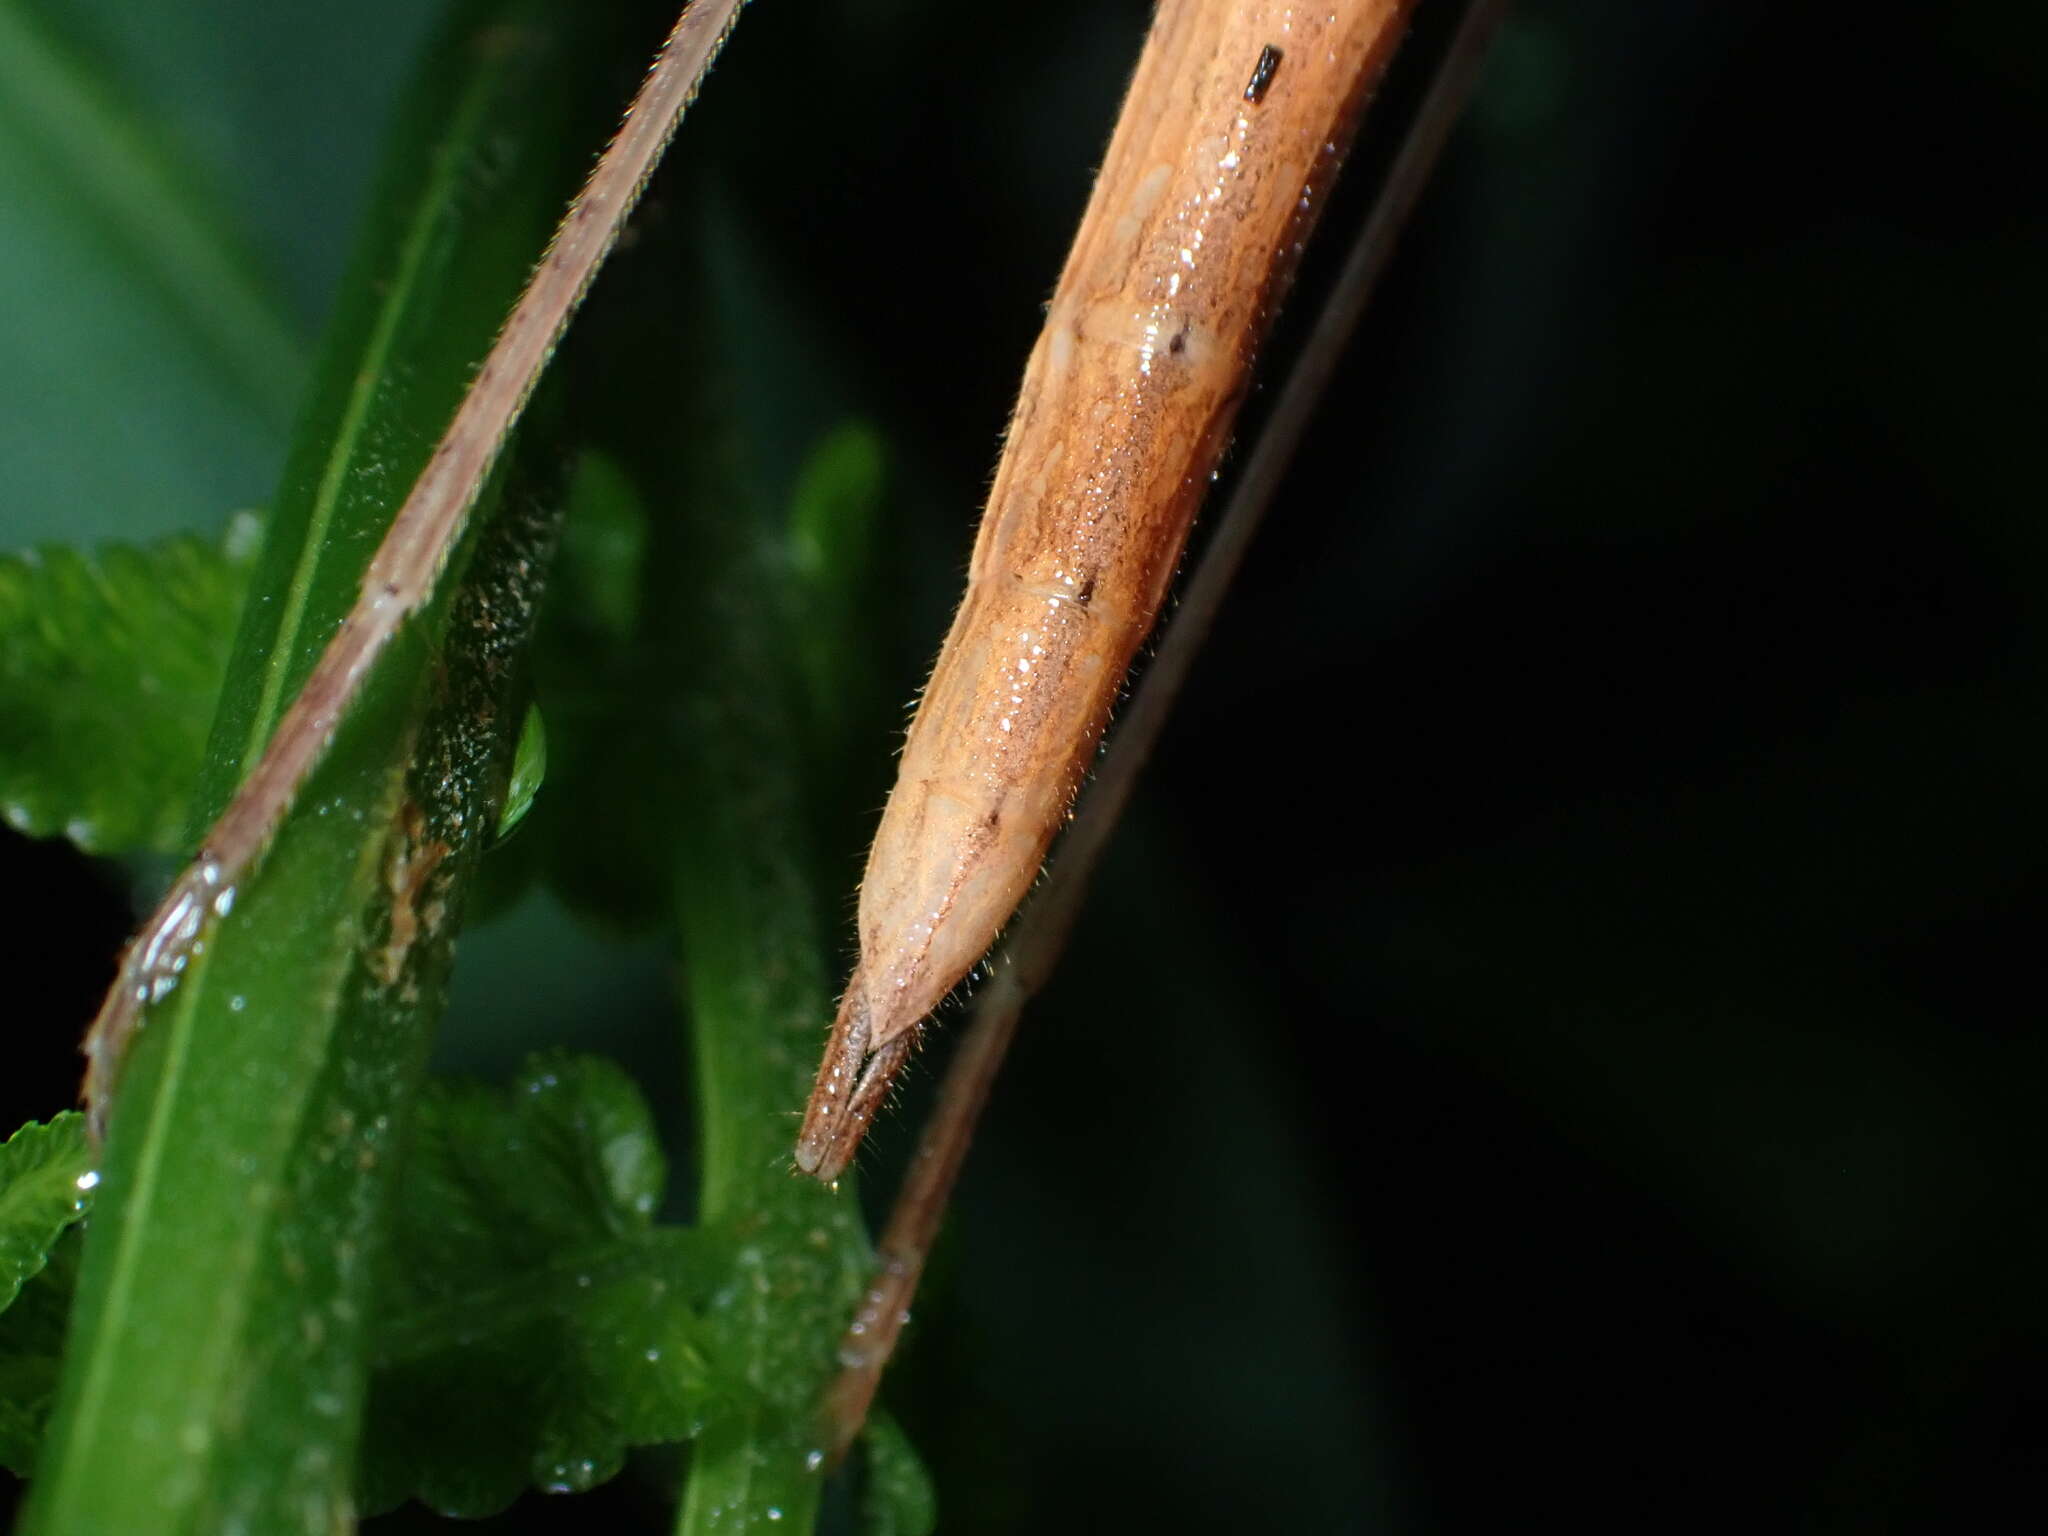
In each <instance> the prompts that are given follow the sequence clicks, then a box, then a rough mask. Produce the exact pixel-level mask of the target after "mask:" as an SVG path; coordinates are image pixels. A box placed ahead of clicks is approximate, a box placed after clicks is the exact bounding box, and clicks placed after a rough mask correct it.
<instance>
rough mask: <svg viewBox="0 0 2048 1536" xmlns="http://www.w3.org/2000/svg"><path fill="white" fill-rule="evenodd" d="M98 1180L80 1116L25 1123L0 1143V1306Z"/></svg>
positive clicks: (78, 1212) (38, 1264)
mask: <svg viewBox="0 0 2048 1536" xmlns="http://www.w3.org/2000/svg"><path fill="white" fill-rule="evenodd" d="M98 1182H99V1181H98V1180H97V1179H96V1178H94V1177H93V1174H92V1154H91V1152H90V1150H89V1149H88V1148H87V1147H86V1144H85V1117H84V1116H83V1115H79V1114H75V1113H67V1114H62V1115H59V1116H57V1118H56V1119H54V1120H52V1121H51V1122H50V1123H49V1124H48V1125H37V1124H35V1123H34V1122H30V1123H29V1124H27V1125H24V1126H23V1127H22V1128H21V1129H20V1130H18V1131H16V1132H15V1133H14V1134H13V1135H12V1136H10V1137H8V1138H7V1140H6V1142H5V1143H4V1144H0V1310H4V1309H5V1308H6V1307H7V1306H8V1305H9V1304H10V1303H11V1302H12V1301H13V1300H14V1298H15V1296H16V1294H17V1293H19V1291H20V1290H21V1288H22V1286H23V1284H24V1283H26V1282H27V1281H28V1280H29V1279H31V1278H32V1277H33V1276H34V1275H35V1274H36V1273H37V1272H38V1271H39V1270H41V1269H42V1267H43V1264H44V1263H45V1261H46V1260H47V1259H48V1258H49V1256H50V1250H51V1248H53V1247H54V1246H56V1242H57V1239H58V1238H60V1237H62V1236H63V1235H64V1232H65V1230H66V1229H67V1228H68V1227H70V1226H71V1225H72V1223H74V1222H75V1221H77V1220H78V1219H79V1217H81V1216H83V1215H84V1214H85V1209H86V1206H87V1205H88V1204H89V1203H90V1194H89V1192H90V1190H91V1189H92V1187H93V1185H95V1184H97V1183H98Z"/></svg>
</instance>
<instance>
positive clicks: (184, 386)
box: [0, 0, 309, 538]
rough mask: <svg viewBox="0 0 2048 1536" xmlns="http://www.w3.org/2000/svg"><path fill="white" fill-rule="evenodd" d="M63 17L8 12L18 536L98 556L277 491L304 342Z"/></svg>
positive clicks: (108, 70)
mask: <svg viewBox="0 0 2048 1536" xmlns="http://www.w3.org/2000/svg"><path fill="white" fill-rule="evenodd" d="M126 9H130V8H124V11H125V10H126ZM47 11H48V7H47V6H46V5H40V4H35V3H31V0H0V207H4V208H5V209H6V210H7V238H6V239H5V240H4V241H0V290H4V291H5V292H6V293H7V295H8V299H9V306H8V329H7V336H6V338H5V342H4V348H5V353H6V358H5V366H4V367H0V464H4V465H5V466H6V469H7V477H6V479H7V483H6V504H7V510H8V513H9V516H10V522H11V523H12V525H13V527H14V528H15V530H16V536H17V537H22V538H45V537H50V536H52V535H65V534H69V535H72V536H76V531H78V530H84V531H85V536H86V537H89V538H99V537H104V536H106V534H107V533H109V532H111V531H112V530H113V529H114V528H116V527H136V526H152V525H153V526H156V527H165V526H173V527H174V526H177V525H178V524H179V523H181V522H189V521H191V520H193V519H194V518H195V516H200V515H203V516H213V515H217V514H218V511H219V510H220V509H221V508H223V507H224V506H233V505H236V504H238V502H240V501H241V500H243V499H245V498H247V497H248V496H249V495H250V494H251V493H252V491H253V489H254V488H255V487H256V486H258V485H259V484H260V483H261V481H262V480H263V479H265V478H268V477H269V476H270V475H272V474H274V473H275V466H276V463H277V456H278V454H279V453H280V451H281V450H282V448H283V445H284V441H285V437H286V434H287V432H288V431H289V429H290V426H291V418H292V414H293V411H294V410H295V409H296V407H297V405H298V403H299V398H300V394H301V391H302V389H303V388H304V385H305V383H306V377H307V361H308V351H309V349H308V347H307V345H306V338H305V337H304V336H303V335H301V334H300V330H299V327H298V325H297V324H296V323H295V322H294V321H293V320H292V319H291V318H290V317H289V315H288V314H287V312H286V310H285V308H284V306H283V304H282V303H281V302H280V300H279V297H278V294H277V293H276V291H275V289H274V285H273V283H272V282H271V281H270V274H268V273H265V272H262V271H261V270H260V269H259V267H258V264H257V263H256V261H255V260H254V259H253V258H252V257H251V254H250V252H249V249H248V247H247V242H246V240H245V239H244V230H243V229H242V227H241V224H240V221H239V220H238V219H237V218H236V217H235V216H234V210H232V208H231V207H230V206H229V204H228V202H227V199H225V198H224V197H221V196H219V195H217V192H218V189H216V188H213V187H210V186H208V185H205V184H204V179H203V178H202V177H201V176H199V175H197V174H195V172H194V170H193V167H192V166H191V165H190V164H188V163H187V162H186V159H185V157H184V156H183V155H182V154H181V153H180V150H181V148H182V146H181V145H179V144H178V143H177V137H176V135H175V134H174V133H173V132H172V131H171V125H169V124H168V123H166V122H164V121H161V120H159V119H158V118H157V117H156V116H155V115H154V114H152V113H150V112H148V111H146V110H144V109H143V107H142V105H141V102H140V100H139V99H138V98H136V97H134V96H132V95H131V92H130V91H129V90H128V89H127V85H128V82H126V81H125V80H123V79H122V78H121V77H120V74H119V72H118V71H117V70H116V69H115V68H113V67H112V66H111V64H110V62H109V60H108V59H106V58H105V57H103V56H101V55H100V54H99V53H95V52H88V51H86V50H83V49H80V48H77V47H75V46H73V45H72V43H71V41H70V40H69V39H67V38H66V37H65V36H63V35H62V33H61V32H60V31H59V30H58V29H57V28H56V27H55V26H53V25H52V24H51V22H50V21H49V19H48V18H47ZM128 23H129V18H127V17H125V16H124V18H123V23H122V24H123V25H126V24H128Z"/></svg>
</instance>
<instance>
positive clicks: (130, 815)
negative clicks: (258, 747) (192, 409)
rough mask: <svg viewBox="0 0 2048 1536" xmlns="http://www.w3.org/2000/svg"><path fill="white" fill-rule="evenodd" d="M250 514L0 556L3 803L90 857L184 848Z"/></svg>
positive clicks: (15, 818)
mask: <svg viewBox="0 0 2048 1536" xmlns="http://www.w3.org/2000/svg"><path fill="white" fill-rule="evenodd" d="M256 535H257V529H256V520H255V518H254V516H253V515H251V514H246V513H245V514H242V515H241V516H239V517H237V518H236V519H235V520H234V521H233V522H232V523H231V524H230V525H229V529H228V533H227V537H226V538H225V540H223V541H222V542H221V543H218V544H215V543H210V542H207V541H205V540H201V539H196V538H191V537H182V538H174V539H166V540H164V541H163V542H162V543H160V544H155V545H152V546H150V547H148V548H145V549H133V548H129V547H127V546H125V545H114V546H111V547H108V548H105V549H101V550H99V551H97V552H96V553H93V554H89V555H88V554H80V553H77V552H75V551H73V550H69V549H63V548H55V547H52V548H46V549H42V550H39V551H37V552H35V553H33V554H28V555H21V556H16V557H13V558H9V559H0V813H4V814H5V816H6V818H7V820H8V822H9V824H10V825H12V826H13V827H15V828H16V829H17V830H19V831H22V832H26V833H28V834H29V835H30V836H32V837H48V836H52V835H55V834H58V833H62V834H63V835H64V836H66V837H68V838H70V839H71V841H72V842H74V843H76V844H77V845H78V846H79V847H81V848H83V849H85V850H87V851H88V852H91V853H130V852H136V851H139V850H143V849H150V850H154V851H155V852H158V853H176V852H180V851H182V849H183V840H184V837H185V828H186V823H187V822H188V821H189V819H190V814H189V812H190V796H191V790H192V786H193V785H194V784H195V783H197V781H198V778H199V768H200V763H201V761H202V759H203V756H204V753H205V749H206V736H207V731H208V728H209V727H210V726H211V724H212V721H213V712H214V709H215V706H216V705H217V704H218V702H219V698H220V686H221V678H222V676H223V674H224V673H225V672H226V670H227V663H228V650H229V647H230V645H231V644H232V642H233V640H234V635H235V625H236V621H237V619H238V618H239V616H240V613H241V606H242V596H243V592H244V590H245V589H246V588H247V586H248V581H249V555H250V551H251V549H252V547H253V545H254V542H255V539H256Z"/></svg>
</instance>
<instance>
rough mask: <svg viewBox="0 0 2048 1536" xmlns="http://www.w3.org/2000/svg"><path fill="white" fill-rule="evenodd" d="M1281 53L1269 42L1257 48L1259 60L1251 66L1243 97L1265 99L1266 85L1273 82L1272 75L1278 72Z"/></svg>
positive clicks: (1258, 100)
mask: <svg viewBox="0 0 2048 1536" xmlns="http://www.w3.org/2000/svg"><path fill="white" fill-rule="evenodd" d="M1280 59H1281V53H1280V50H1279V49H1278V48H1275V47H1274V46H1273V45H1272V44H1271V43H1268V44H1266V46H1265V47H1263V48H1261V49H1260V50H1259V62H1258V63H1256V64H1254V65H1253V66H1252V77H1251V80H1250V81H1249V82H1248V83H1247V84H1246V85H1245V88H1244V99H1245V100H1246V101H1250V102H1260V101H1264V100H1265V99H1266V87H1267V86H1269V85H1271V84H1272V83H1273V76H1274V75H1275V74H1277V73H1278V72H1279V69H1280Z"/></svg>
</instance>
